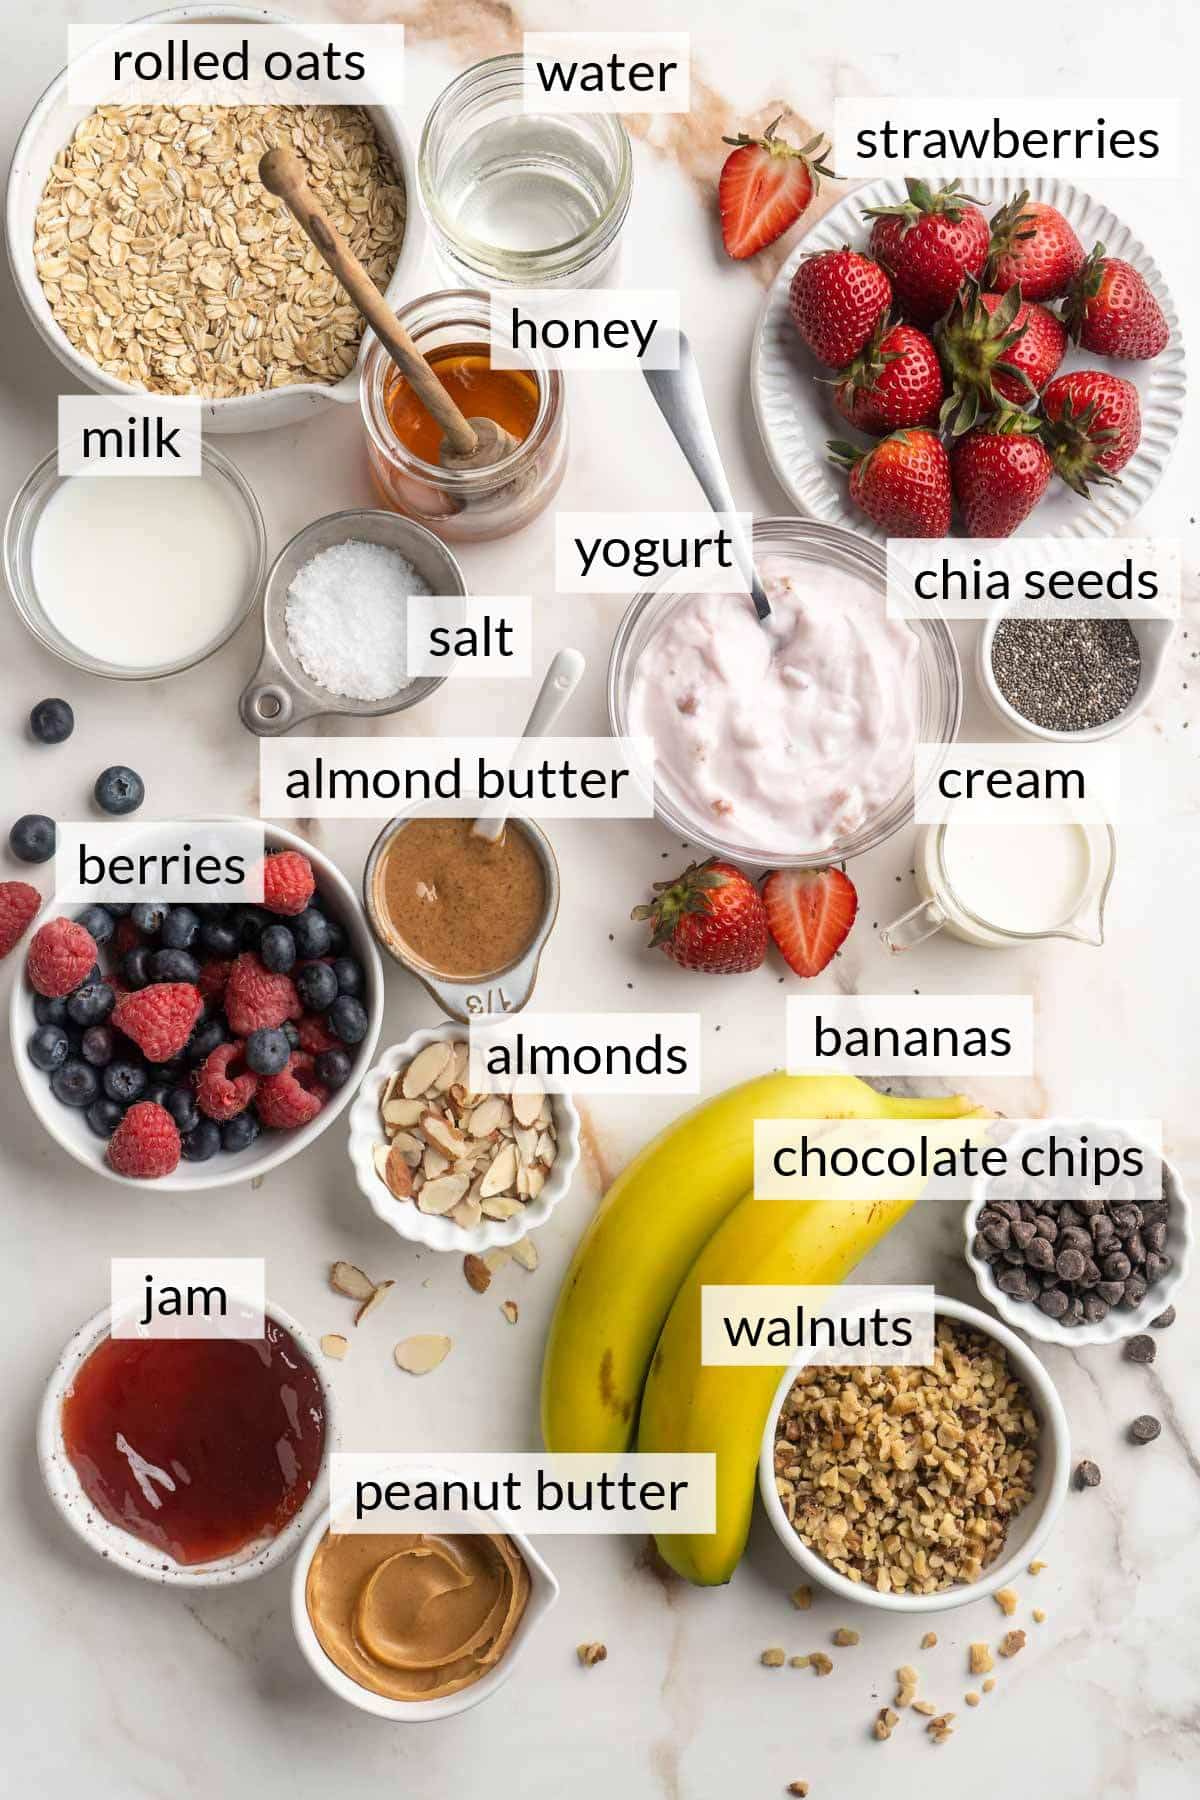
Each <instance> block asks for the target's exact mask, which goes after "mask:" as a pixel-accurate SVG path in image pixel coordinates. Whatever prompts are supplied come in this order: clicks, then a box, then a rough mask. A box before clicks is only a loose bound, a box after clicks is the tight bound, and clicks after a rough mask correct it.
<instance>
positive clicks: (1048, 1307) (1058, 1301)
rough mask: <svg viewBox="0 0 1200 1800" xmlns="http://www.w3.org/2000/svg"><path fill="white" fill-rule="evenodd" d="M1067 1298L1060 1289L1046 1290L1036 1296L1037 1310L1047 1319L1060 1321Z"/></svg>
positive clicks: (1066, 1304)
mask: <svg viewBox="0 0 1200 1800" xmlns="http://www.w3.org/2000/svg"><path fill="white" fill-rule="evenodd" d="M1068 1304H1069V1303H1068V1300H1067V1296H1066V1295H1065V1294H1064V1293H1063V1291H1062V1289H1061V1288H1060V1287H1052V1288H1046V1289H1045V1290H1044V1291H1043V1292H1042V1293H1040V1294H1039V1295H1038V1310H1039V1312H1044V1313H1045V1315H1046V1317H1047V1318H1048V1319H1061V1318H1062V1316H1063V1314H1064V1313H1065V1312H1066V1310H1067V1306H1068Z"/></svg>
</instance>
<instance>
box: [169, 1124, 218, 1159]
mask: <svg viewBox="0 0 1200 1800" xmlns="http://www.w3.org/2000/svg"><path fill="white" fill-rule="evenodd" d="M179 1147H180V1149H181V1150H182V1152H183V1154H184V1156H185V1157H186V1158H187V1160H188V1162H207V1161H208V1159H209V1157H210V1156H215V1155H216V1154H217V1151H218V1150H219V1149H220V1148H221V1127H220V1126H219V1125H218V1124H217V1122H216V1120H215V1119H201V1120H200V1123H199V1124H198V1125H193V1127H192V1129H191V1130H190V1131H185V1132H183V1133H182V1135H181V1137H180V1140H179Z"/></svg>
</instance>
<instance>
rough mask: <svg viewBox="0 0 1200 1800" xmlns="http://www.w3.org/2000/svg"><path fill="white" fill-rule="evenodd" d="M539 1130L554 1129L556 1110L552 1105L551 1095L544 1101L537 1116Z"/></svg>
mask: <svg viewBox="0 0 1200 1800" xmlns="http://www.w3.org/2000/svg"><path fill="white" fill-rule="evenodd" d="M537 1128H538V1130H539V1131H553V1129H554V1108H553V1107H552V1106H551V1104H550V1096H549V1094H547V1095H546V1097H545V1099H544V1100H543V1101H542V1105H541V1110H540V1111H539V1113H538V1116H537Z"/></svg>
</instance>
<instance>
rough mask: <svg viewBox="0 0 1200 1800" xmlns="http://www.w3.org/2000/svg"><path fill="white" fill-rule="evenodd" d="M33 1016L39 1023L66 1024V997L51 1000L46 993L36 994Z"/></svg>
mask: <svg viewBox="0 0 1200 1800" xmlns="http://www.w3.org/2000/svg"><path fill="white" fill-rule="evenodd" d="M33 1016H34V1018H35V1019H36V1020H37V1022H38V1024H39V1025H65V1024H66V1022H67V1003H66V1001H65V1000H64V999H57V1000H51V999H50V998H49V996H48V995H46V994H35V995H34V996H33Z"/></svg>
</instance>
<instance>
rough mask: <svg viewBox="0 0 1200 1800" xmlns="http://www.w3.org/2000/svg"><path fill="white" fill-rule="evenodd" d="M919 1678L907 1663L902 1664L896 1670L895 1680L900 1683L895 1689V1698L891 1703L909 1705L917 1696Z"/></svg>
mask: <svg viewBox="0 0 1200 1800" xmlns="http://www.w3.org/2000/svg"><path fill="white" fill-rule="evenodd" d="M919 1679H920V1678H919V1676H918V1675H917V1671H916V1670H915V1669H914V1668H912V1667H911V1665H910V1664H909V1663H904V1664H902V1666H901V1667H900V1668H898V1669H897V1670H896V1680H897V1681H898V1682H899V1684H900V1685H899V1687H898V1688H897V1689H896V1698H895V1701H894V1702H893V1704H894V1705H896V1706H911V1705H912V1703H913V1701H914V1700H915V1699H916V1697H917V1682H918V1680H919Z"/></svg>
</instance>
